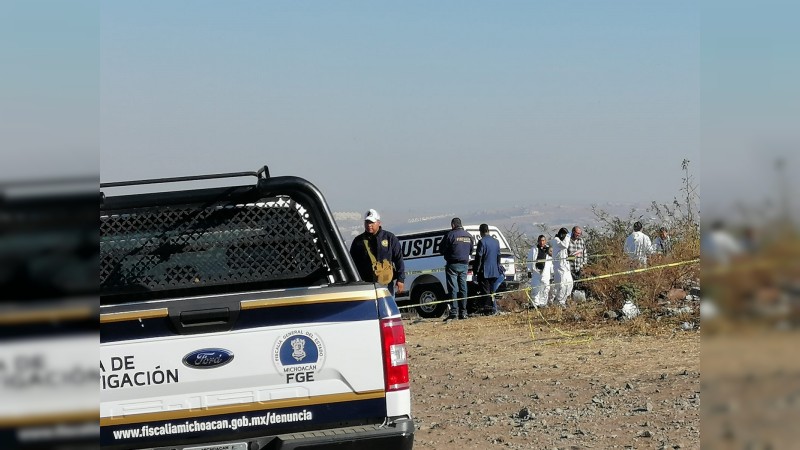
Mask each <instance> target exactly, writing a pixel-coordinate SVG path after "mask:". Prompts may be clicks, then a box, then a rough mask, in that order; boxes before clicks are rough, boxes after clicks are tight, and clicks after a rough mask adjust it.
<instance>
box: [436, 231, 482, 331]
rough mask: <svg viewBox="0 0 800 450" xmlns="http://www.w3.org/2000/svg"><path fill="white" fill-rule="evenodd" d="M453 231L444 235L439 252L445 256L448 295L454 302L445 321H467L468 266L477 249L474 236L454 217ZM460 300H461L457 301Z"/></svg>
mask: <svg viewBox="0 0 800 450" xmlns="http://www.w3.org/2000/svg"><path fill="white" fill-rule="evenodd" d="M450 228H451V230H450V231H448V232H447V234H445V235H444V238H443V239H442V243H441V244H439V251H440V252H441V253H442V256H444V261H445V263H446V264H445V266H444V270H445V274H446V275H447V293H448V294H449V295H450V299H451V300H452V301H453V302H452V304H451V306H450V314H448V316H447V318H446V319H444V320H445V321H448V320H452V319H455V318H459V319H466V318H467V317H469V316H468V315H467V264H469V258H470V255H471V254H472V250H473V249H474V248H475V241H474V240H473V239H472V235H471V234H469V233H468V232H466V231H464V227H463V226H462V225H461V219H459V218H458V217H454V218H453V220H451V221H450ZM456 299H460V300H456Z"/></svg>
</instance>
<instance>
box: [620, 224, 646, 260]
mask: <svg viewBox="0 0 800 450" xmlns="http://www.w3.org/2000/svg"><path fill="white" fill-rule="evenodd" d="M642 228H643V227H642V222H638V221H637V222H636V223H634V224H633V233H631V234H630V235H628V238H627V239H625V247H624V249H623V250H624V251H625V254H626V255H628V256H629V257H630V258H631V260H633V261H634V262H635V263H637V264H638V265H639V267H647V255H649V254H651V253H653V243H652V242H651V241H650V236H648V235H646V234H644V233H642Z"/></svg>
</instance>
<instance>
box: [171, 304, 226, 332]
mask: <svg viewBox="0 0 800 450" xmlns="http://www.w3.org/2000/svg"><path fill="white" fill-rule="evenodd" d="M238 312H239V311H231V310H230V309H229V308H211V309H197V310H191V311H181V312H180V313H179V314H177V317H176V316H175V315H172V314H171V315H170V318H171V319H172V323H173V325H174V326H175V328H176V329H177V331H178V333H179V334H196V333H210V332H215V331H230V330H231V328H232V327H233V324H234V322H235V321H236V316H238Z"/></svg>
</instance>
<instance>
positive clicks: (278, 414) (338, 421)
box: [100, 398, 386, 448]
mask: <svg viewBox="0 0 800 450" xmlns="http://www.w3.org/2000/svg"><path fill="white" fill-rule="evenodd" d="M385 417H386V400H385V399H384V398H376V399H368V400H357V401H350V402H343V403H334V404H320V405H308V406H296V407H290V408H279V409H271V410H261V411H250V412H240V413H233V414H221V415H215V416H206V417H197V418H186V419H173V420H163V421H153V422H146V423H135V424H125V425H115V426H103V427H101V428H100V443H101V445H102V446H104V447H106V446H109V447H111V448H113V447H116V446H124V447H125V448H130V447H129V446H130V445H133V444H135V445H137V446H142V445H144V446H151V445H152V446H164V445H178V444H190V443H202V442H207V440H214V441H215V442H219V441H225V440H230V441H237V440H241V441H246V440H247V438H253V437H257V436H270V435H275V434H284V433H297V432H302V431H307V430H322V429H325V428H336V427H340V426H344V425H343V424H348V425H356V424H359V425H366V424H376V423H381V422H382V421H383V420H384V418H385Z"/></svg>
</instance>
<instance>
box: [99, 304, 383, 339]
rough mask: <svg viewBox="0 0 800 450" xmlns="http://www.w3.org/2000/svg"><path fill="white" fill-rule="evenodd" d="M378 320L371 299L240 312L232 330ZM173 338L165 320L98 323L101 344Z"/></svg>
mask: <svg viewBox="0 0 800 450" xmlns="http://www.w3.org/2000/svg"><path fill="white" fill-rule="evenodd" d="M395 308H396V306H395ZM378 317H379V316H378V310H377V309H376V306H375V302H374V301H371V300H366V301H360V302H353V301H349V302H333V303H316V304H314V303H311V304H302V305H287V306H279V307H274V308H257V309H244V310H241V311H239V317H238V319H237V320H236V322H235V323H234V325H233V329H232V331H236V330H245V329H250V328H261V327H272V326H283V325H297V324H300V323H321V322H357V321H363V320H378ZM176 335H178V333H177V332H175V330H174V329H173V327H172V324H171V323H170V319H169V318H168V317H158V318H153V319H141V320H127V321H121V322H109V323H103V324H100V342H101V343H107V342H119V341H128V340H135V339H147V338H156V337H166V336H176Z"/></svg>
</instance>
